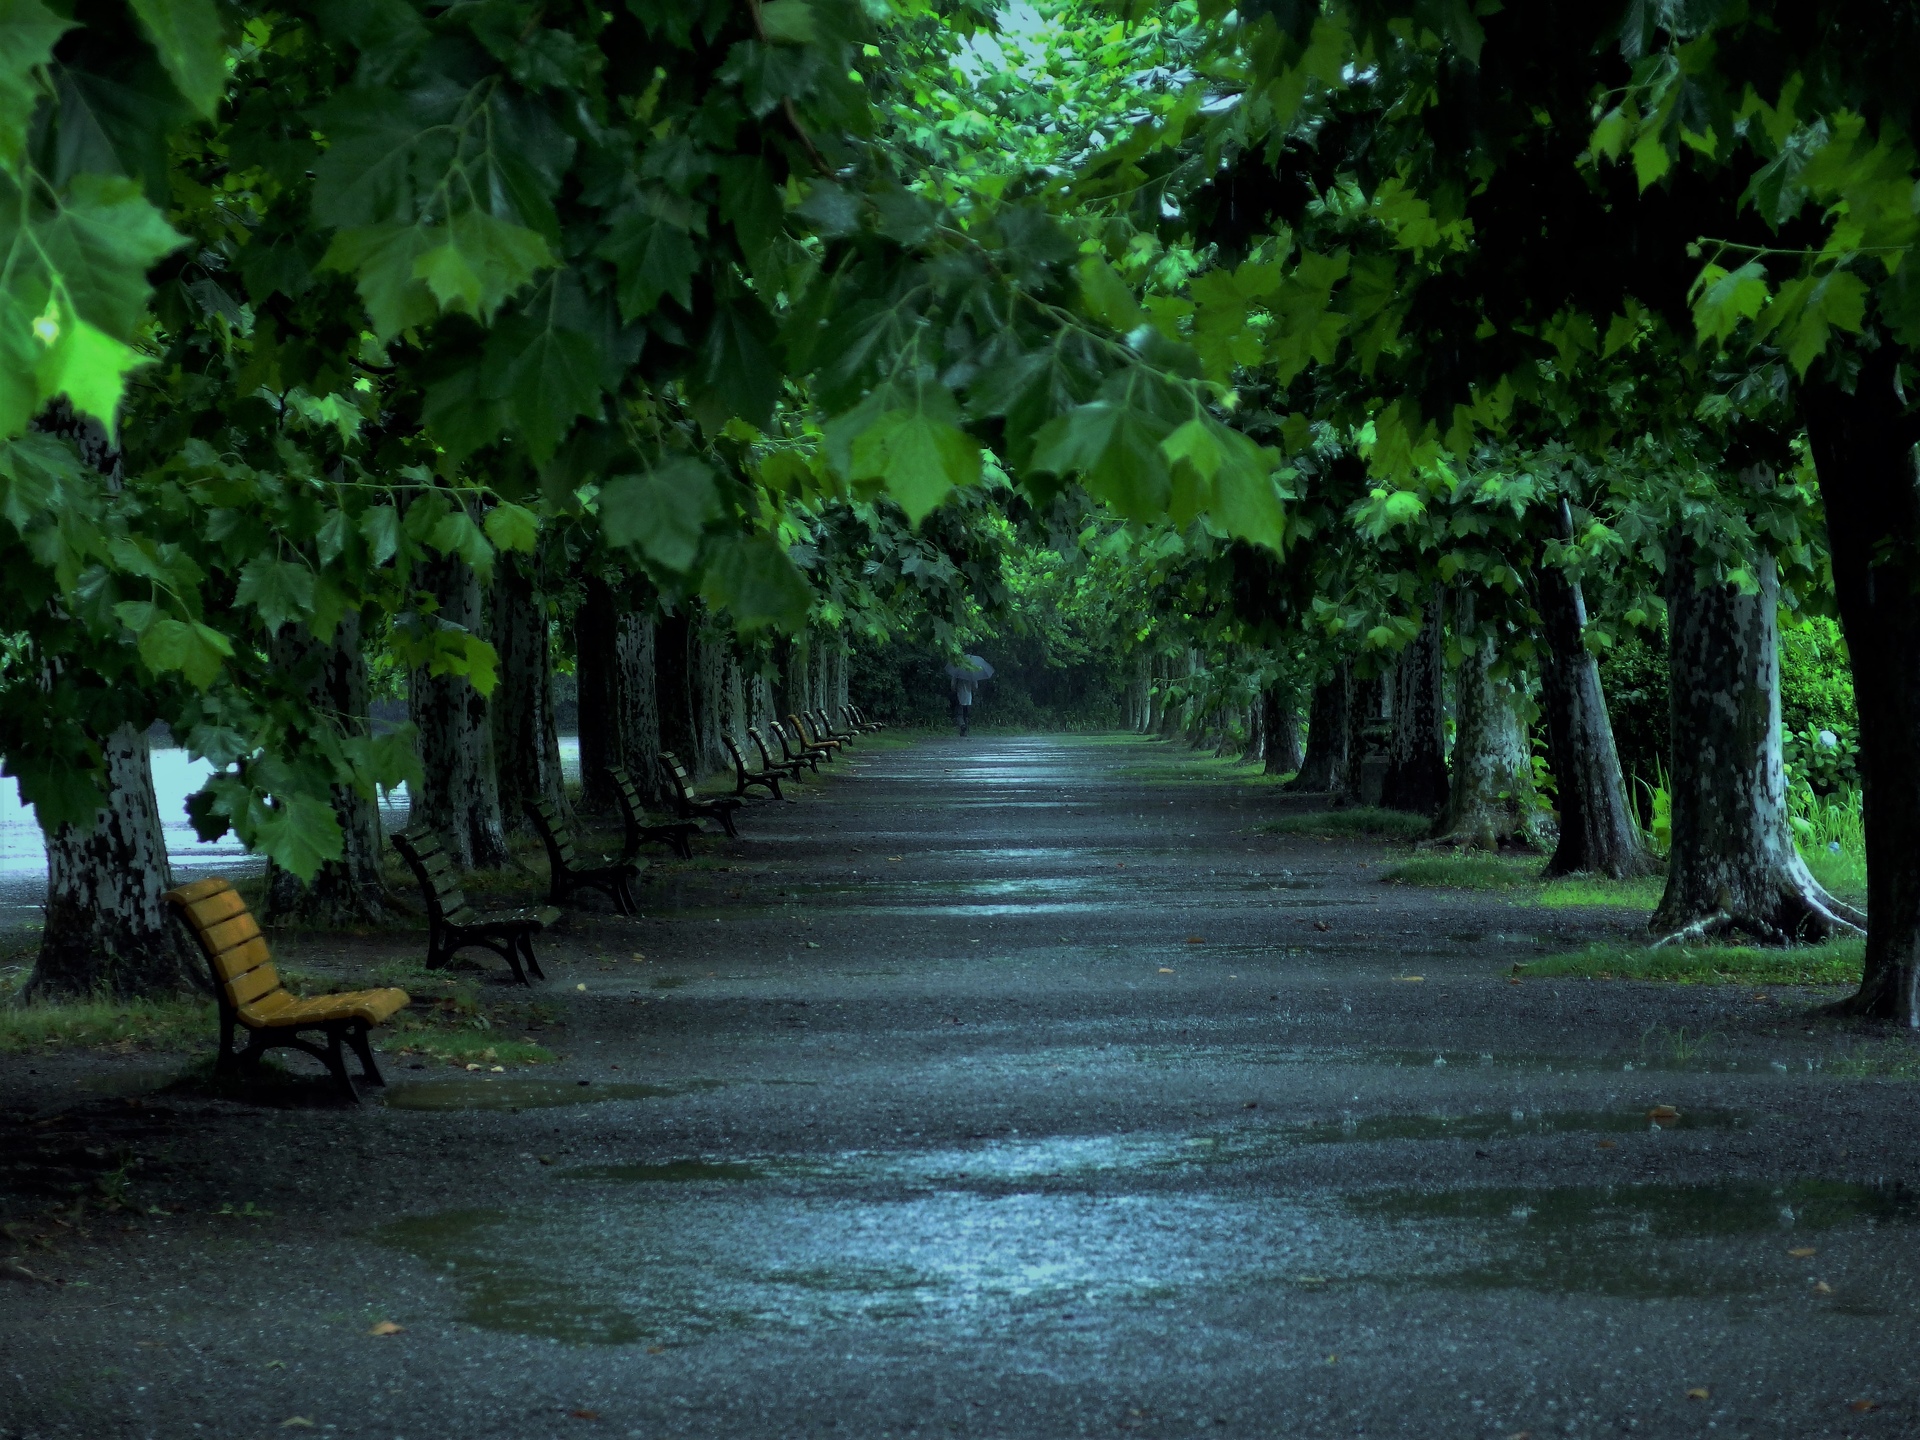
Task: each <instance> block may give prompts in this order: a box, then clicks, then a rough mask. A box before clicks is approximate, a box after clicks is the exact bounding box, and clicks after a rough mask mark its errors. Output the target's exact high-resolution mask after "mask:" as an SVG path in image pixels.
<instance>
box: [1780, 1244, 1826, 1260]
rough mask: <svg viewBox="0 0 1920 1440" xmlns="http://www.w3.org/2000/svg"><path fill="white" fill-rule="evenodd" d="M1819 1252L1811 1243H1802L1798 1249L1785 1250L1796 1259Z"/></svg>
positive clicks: (1803, 1258)
mask: <svg viewBox="0 0 1920 1440" xmlns="http://www.w3.org/2000/svg"><path fill="white" fill-rule="evenodd" d="M1819 1253H1820V1252H1819V1251H1818V1250H1816V1249H1814V1248H1813V1246H1811V1245H1802V1246H1801V1247H1800V1248H1799V1249H1798V1250H1789V1251H1787V1254H1789V1255H1791V1256H1792V1257H1793V1258H1794V1259H1796V1260H1805V1259H1807V1258H1808V1257H1809V1256H1812V1255H1818V1254H1819Z"/></svg>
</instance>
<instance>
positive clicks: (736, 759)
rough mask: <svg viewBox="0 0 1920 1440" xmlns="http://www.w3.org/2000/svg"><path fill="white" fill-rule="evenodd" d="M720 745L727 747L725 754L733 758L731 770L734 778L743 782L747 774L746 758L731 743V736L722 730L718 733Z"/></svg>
mask: <svg viewBox="0 0 1920 1440" xmlns="http://www.w3.org/2000/svg"><path fill="white" fill-rule="evenodd" d="M720 743H721V744H722V745H724V746H726V747H727V754H729V755H731V756H732V757H733V768H734V772H735V775H736V778H738V779H740V780H745V779H746V778H747V773H748V772H747V761H746V757H745V756H743V755H742V754H741V753H740V747H739V746H738V745H736V744H734V743H733V736H731V735H729V734H727V733H726V732H725V731H724V730H723V731H722V732H721V733H720Z"/></svg>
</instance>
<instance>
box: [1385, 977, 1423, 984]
mask: <svg viewBox="0 0 1920 1440" xmlns="http://www.w3.org/2000/svg"><path fill="white" fill-rule="evenodd" d="M1393 978H1394V979H1395V980H1398V981H1399V982H1400V983H1401V984H1402V985H1418V984H1421V983H1422V982H1423V981H1425V980H1426V978H1427V977H1426V976H1424V975H1396V976H1394V977H1393Z"/></svg>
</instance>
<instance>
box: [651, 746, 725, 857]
mask: <svg viewBox="0 0 1920 1440" xmlns="http://www.w3.org/2000/svg"><path fill="white" fill-rule="evenodd" d="M660 774H661V775H662V777H663V778H664V779H665V780H666V782H667V798H668V799H669V800H671V801H672V802H673V808H674V809H675V810H677V811H678V812H679V813H680V818H681V819H682V820H698V819H701V818H705V819H708V820H718V821H719V822H720V828H721V829H722V830H725V831H726V832H727V834H729V835H731V836H733V837H734V838H735V839H738V838H739V835H740V832H739V831H738V830H736V829H735V828H734V824H733V812H734V811H736V810H738V809H739V808H740V807H741V805H742V804H744V803H745V802H744V801H742V800H741V799H740V797H739V796H738V795H720V796H716V797H715V798H714V799H712V800H702V799H700V798H699V797H698V796H696V795H695V794H694V793H693V783H692V781H691V780H690V779H689V778H688V776H687V767H686V766H684V765H682V764H681V763H680V760H679V757H677V756H676V755H675V754H674V753H673V752H672V751H671V750H662V751H661V752H660Z"/></svg>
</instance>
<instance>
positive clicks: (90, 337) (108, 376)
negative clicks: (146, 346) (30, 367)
mask: <svg viewBox="0 0 1920 1440" xmlns="http://www.w3.org/2000/svg"><path fill="white" fill-rule="evenodd" d="M149 363H151V362H150V361H149V360H148V358H147V357H146V356H145V355H142V354H141V353H140V352H139V351H138V350H135V349H133V348H132V347H131V346H128V345H122V344H121V343H120V342H119V341H118V340H116V339H114V338H113V337H112V336H111V335H109V334H107V333H106V332H105V331H103V330H100V329H97V328H95V327H94V326H92V325H89V324H88V323H87V322H86V321H84V320H73V321H70V322H69V323H68V324H66V325H64V326H62V327H61V329H60V331H59V338H58V339H57V340H56V341H55V342H54V344H53V345H52V347H51V348H50V349H49V350H48V351H47V354H46V358H45V359H43V360H42V361H41V362H40V370H39V376H38V379H39V388H40V394H41V395H42V396H43V397H45V398H46V399H49V400H51V399H53V398H54V397H55V396H58V395H64V396H66V397H67V399H68V401H69V402H71V404H72V405H73V408H74V409H76V410H78V411H79V412H80V413H81V414H83V415H91V416H92V417H93V418H94V419H96V420H98V421H99V422H100V423H101V425H102V426H104V427H105V428H106V432H107V439H108V440H113V439H116V438H117V436H118V427H119V423H120V401H121V398H122V397H123V396H124V395H125V394H126V390H127V376H128V375H130V374H132V373H133V372H134V371H135V370H138V369H139V368H140V367H141V366H142V365H146V364H149Z"/></svg>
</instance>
